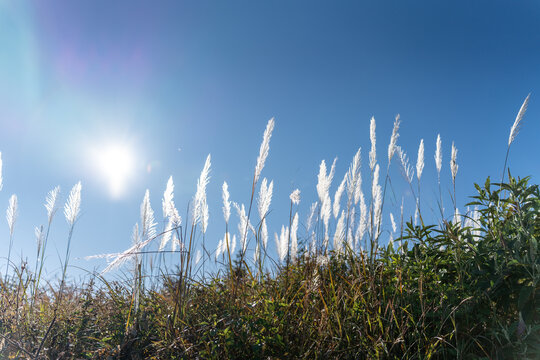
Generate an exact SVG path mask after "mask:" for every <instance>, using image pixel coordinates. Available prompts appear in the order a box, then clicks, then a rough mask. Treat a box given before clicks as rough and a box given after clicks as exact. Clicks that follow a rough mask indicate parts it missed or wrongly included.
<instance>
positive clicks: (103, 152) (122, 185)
mask: <svg viewBox="0 0 540 360" xmlns="http://www.w3.org/2000/svg"><path fill="white" fill-rule="evenodd" d="M91 158H92V164H93V167H94V169H96V170H97V171H98V173H99V175H100V177H101V179H102V180H103V181H104V182H106V184H107V186H108V189H109V193H110V195H111V196H112V197H114V198H118V197H121V196H122V195H123V194H124V192H125V190H126V185H127V183H128V182H129V180H130V177H131V175H132V174H133V170H134V168H135V154H134V151H133V149H132V148H131V146H129V145H128V144H125V143H119V142H112V143H108V144H105V145H104V146H99V147H95V148H93V149H92V151H91Z"/></svg>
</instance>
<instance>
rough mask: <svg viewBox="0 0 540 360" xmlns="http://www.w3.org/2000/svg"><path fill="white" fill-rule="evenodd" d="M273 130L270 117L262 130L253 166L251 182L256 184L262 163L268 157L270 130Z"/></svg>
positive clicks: (272, 121) (272, 122)
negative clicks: (253, 173)
mask: <svg viewBox="0 0 540 360" xmlns="http://www.w3.org/2000/svg"><path fill="white" fill-rule="evenodd" d="M273 130H274V118H271V119H270V120H269V121H268V124H266V129H265V130H264V135H263V141H262V143H261V147H260V149H259V156H258V157H257V165H256V166H255V176H254V177H253V184H257V182H258V181H259V177H260V176H261V172H262V170H263V168H264V163H265V162H266V158H267V157H268V151H269V150H270V138H271V137H272V131H273Z"/></svg>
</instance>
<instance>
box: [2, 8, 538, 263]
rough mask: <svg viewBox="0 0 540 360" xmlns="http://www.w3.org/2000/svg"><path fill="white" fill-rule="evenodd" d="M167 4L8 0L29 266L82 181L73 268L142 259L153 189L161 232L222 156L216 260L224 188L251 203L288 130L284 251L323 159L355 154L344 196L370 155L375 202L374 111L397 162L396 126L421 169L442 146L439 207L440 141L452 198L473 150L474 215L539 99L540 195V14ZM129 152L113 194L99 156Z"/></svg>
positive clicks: (280, 193) (533, 127)
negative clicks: (166, 201)
mask: <svg viewBox="0 0 540 360" xmlns="http://www.w3.org/2000/svg"><path fill="white" fill-rule="evenodd" d="M159 4H160V5H159V6H157V3H152V5H153V6H151V5H150V3H149V2H146V1H144V2H143V1H131V0H130V1H115V2H111V1H86V2H83V1H39V2H30V1H0V50H1V52H0V151H1V152H2V158H3V162H4V166H3V175H4V187H3V190H2V191H1V192H0V205H1V204H4V206H0V209H1V208H5V207H7V205H8V199H9V196H10V195H11V194H13V193H15V194H17V196H18V197H19V218H18V221H17V224H16V228H15V248H14V251H15V254H16V255H17V256H20V254H21V253H22V254H23V256H24V257H25V258H28V260H29V261H30V262H31V263H32V264H33V259H34V253H35V243H34V236H33V228H34V226H36V225H40V224H43V223H45V221H46V213H45V209H44V207H43V206H42V204H43V201H44V198H45V195H46V193H47V191H49V190H50V189H52V188H53V187H54V186H56V185H60V186H61V188H62V194H63V199H64V200H65V197H66V195H67V193H68V192H69V189H70V188H71V186H73V184H75V183H76V182H77V181H79V180H81V181H82V184H83V188H82V214H81V217H80V219H79V221H78V223H77V225H76V228H75V234H74V238H73V250H72V257H73V258H77V257H83V256H86V255H91V254H97V253H106V252H116V251H121V250H123V249H125V248H127V247H128V246H129V244H130V241H131V239H130V235H131V229H132V226H133V224H134V223H135V222H137V221H138V217H139V204H140V202H141V200H142V198H143V195H144V191H145V189H147V188H148V189H150V194H151V200H152V205H153V208H154V210H155V212H156V215H157V216H156V217H157V219H161V197H162V193H163V190H164V189H165V184H166V181H167V179H168V177H169V176H170V175H173V177H174V180H175V184H176V189H175V190H176V191H175V194H176V204H177V206H178V207H179V210H180V212H181V214H182V215H184V213H185V208H186V205H187V202H188V201H189V200H190V199H191V197H192V196H193V194H194V193H195V189H196V179H197V177H198V175H199V173H200V171H201V169H202V167H203V164H204V160H205V158H206V155H207V154H208V153H211V154H212V172H211V180H210V184H209V187H208V199H209V203H210V225H209V229H208V239H209V240H208V241H209V243H210V244H214V245H215V244H216V243H217V239H218V238H219V237H221V236H222V233H223V231H224V221H223V217H222V213H221V184H222V183H223V181H225V180H226V181H227V182H228V183H229V185H230V191H231V197H232V200H234V201H238V202H243V203H247V202H248V201H249V195H250V185H251V177H252V175H253V167H254V165H255V160H256V157H257V153H258V148H259V144H260V142H261V138H262V133H263V131H264V127H265V125H266V122H267V121H268V119H269V118H271V117H275V119H276V128H275V131H274V134H273V137H272V141H271V150H270V156H269V158H268V161H267V166H266V168H265V169H264V171H263V175H262V176H264V177H267V178H269V179H273V180H274V182H275V191H274V198H273V203H272V207H271V209H272V210H273V213H272V214H271V216H270V217H269V219H268V225H269V230H270V234H271V236H272V235H273V232H274V231H277V230H278V229H279V228H280V227H281V224H283V223H287V222H288V212H287V209H288V206H289V201H288V195H289V193H290V192H291V191H292V190H293V189H295V188H297V187H298V188H300V190H301V191H302V202H301V203H300V212H301V221H304V222H305V217H306V216H307V212H308V209H309V206H310V204H311V202H312V201H315V200H316V192H315V184H316V175H317V172H318V166H319V163H320V161H321V160H322V159H326V161H331V160H332V159H333V158H334V157H335V156H337V157H338V158H339V160H338V166H337V175H336V179H335V181H334V186H333V187H332V193H333V191H335V188H336V186H337V184H336V182H339V181H340V180H341V178H342V176H343V173H344V172H345V170H346V168H347V166H348V163H349V161H350V160H351V159H352V156H353V155H354V153H355V152H356V150H357V149H358V147H362V155H363V164H364V166H363V169H364V192H368V191H369V190H368V189H369V185H368V177H367V174H368V173H367V171H366V169H367V154H368V151H369V119H370V117H371V116H375V118H376V120H377V134H378V138H377V139H378V153H379V160H380V161H381V163H382V164H386V160H385V158H386V146H387V144H388V140H389V137H390V133H391V127H392V123H393V118H394V116H395V115H396V114H397V113H399V114H401V119H402V127H401V131H400V134H401V136H400V138H399V141H398V143H399V144H400V145H401V146H402V147H403V148H404V149H405V150H406V151H407V152H408V154H409V156H410V158H411V162H412V163H413V164H414V163H415V161H416V152H417V148H418V143H419V141H420V139H421V138H423V139H424V141H425V145H426V168H425V170H424V175H423V184H425V189H426V190H425V191H424V193H426V194H427V195H426V198H427V197H428V196H429V195H433V194H434V189H435V185H436V172H435V169H434V162H433V152H434V149H435V139H436V136H437V134H438V133H440V134H441V137H442V139H443V150H444V158H443V165H444V168H443V174H442V176H443V188H444V191H446V193H447V191H448V189H450V180H449V179H450V175H449V173H450V171H449V167H448V161H449V158H450V146H451V142H452V141H455V144H456V146H457V148H458V149H459V154H458V163H459V173H458V179H457V188H458V190H457V191H458V198H459V205H460V206H461V207H462V206H463V205H464V204H465V203H466V202H467V201H468V198H467V196H469V195H473V194H474V188H473V182H483V181H484V179H485V178H486V177H487V176H488V175H491V176H493V177H495V179H499V178H500V173H501V170H502V166H503V162H504V155H505V152H506V143H507V140H508V133H509V129H510V126H511V125H512V123H513V121H514V119H515V116H516V113H517V111H518V109H519V107H520V105H521V103H522V101H523V100H524V98H525V97H526V95H527V94H528V93H529V92H531V93H532V96H531V101H530V106H529V110H528V113H527V115H526V117H525V120H524V123H523V128H522V130H521V133H520V134H519V135H518V138H517V140H516V142H515V143H514V144H513V146H512V149H511V154H510V168H511V170H512V172H513V173H514V174H516V175H521V176H525V175H532V176H533V180H534V181H538V178H539V175H540V168H539V163H538V150H535V149H536V145H538V142H537V139H538V134H540V122H539V117H540V110H539V109H540V105H539V104H540V98H539V97H538V96H539V95H538V94H540V91H539V90H540V89H539V88H538V87H539V86H540V66H539V64H540V3H539V2H538V1H519V2H518V1H493V0H490V1H446V2H443V1H437V2H434V1H407V2H405V1H340V2H336V1H325V2H320V1H267V2H262V1H227V2H223V1H190V2H187V1H169V2H165V1H162V2H159ZM116 142H120V143H128V144H130V146H132V147H133V148H135V149H136V154H137V157H136V161H135V168H134V171H133V172H132V173H131V175H130V177H129V179H128V181H127V182H126V183H125V186H124V188H125V191H124V192H123V193H122V194H121V196H120V195H119V196H111V192H110V191H109V190H110V189H109V188H108V187H107V184H106V183H105V182H104V181H103V176H101V175H100V174H99V173H98V171H96V166H95V164H92V161H93V160H91V159H90V158H89V156H88V152H89V151H90V150H89V149H96V148H100V147H102V146H104V145H103V144H107V143H116ZM383 168H385V166H383ZM391 173H392V176H393V179H395V180H394V182H395V183H396V185H395V186H396V190H398V189H399V188H400V187H401V186H402V185H399V184H400V183H403V180H402V179H401V178H400V176H399V172H398V170H397V166H395V167H393V168H392V170H391ZM383 175H384V171H383ZM423 186H424V185H423ZM399 196H401V195H399ZM2 211H3V210H2ZM58 215H59V216H58V217H57V219H56V220H55V223H54V225H53V228H52V233H51V240H50V247H49V250H48V261H49V262H50V264H51V265H50V266H49V271H51V272H52V271H54V270H55V269H57V268H55V266H57V264H58V255H57V251H58V253H59V254H63V253H64V251H65V241H66V235H67V225H66V224H65V220H64V219H63V216H62V214H61V212H59V213H58ZM184 217H185V216H184ZM2 218H3V215H2ZM385 220H387V219H386V218H385ZM234 221H236V217H235V220H234ZM2 222H3V223H4V225H3V226H1V227H0V234H2V235H0V238H2V239H4V240H1V241H2V245H0V246H1V247H2V249H5V250H6V251H5V252H6V253H7V246H8V234H9V233H8V228H7V224H6V223H5V221H4V220H2ZM387 223H388V221H387ZM160 224H161V222H160ZM233 227H234V228H236V225H233ZM2 228H3V230H1V229H2ZM270 248H271V250H270V251H274V243H273V238H271V240H270ZM4 256H5V255H4ZM62 256H63V255H62ZM72 264H73V265H77V266H82V267H85V268H87V269H92V268H93V267H94V266H98V267H101V268H102V267H103V266H104V265H105V264H104V262H103V261H101V262H98V261H95V262H94V261H90V262H87V261H84V260H74V261H73V262H72Z"/></svg>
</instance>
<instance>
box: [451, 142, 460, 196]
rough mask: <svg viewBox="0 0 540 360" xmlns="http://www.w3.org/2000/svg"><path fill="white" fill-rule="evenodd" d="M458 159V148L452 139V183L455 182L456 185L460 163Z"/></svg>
mask: <svg viewBox="0 0 540 360" xmlns="http://www.w3.org/2000/svg"><path fill="white" fill-rule="evenodd" d="M456 160H457V149H456V147H455V146H454V142H453V141H452V156H451V159H450V171H451V173H452V183H454V186H455V185H456V175H457V171H458V164H457V162H456Z"/></svg>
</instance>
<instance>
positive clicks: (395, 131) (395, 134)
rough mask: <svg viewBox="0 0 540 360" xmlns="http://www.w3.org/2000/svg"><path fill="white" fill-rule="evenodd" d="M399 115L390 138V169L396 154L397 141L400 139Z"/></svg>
mask: <svg viewBox="0 0 540 360" xmlns="http://www.w3.org/2000/svg"><path fill="white" fill-rule="evenodd" d="M399 123H400V121H399V114H398V115H397V116H396V120H395V121H394V128H393V129H392V136H391V137H390V144H389V145H388V167H390V162H391V161H392V157H393V156H394V153H395V152H396V144H397V139H398V137H399V133H398V131H399Z"/></svg>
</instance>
